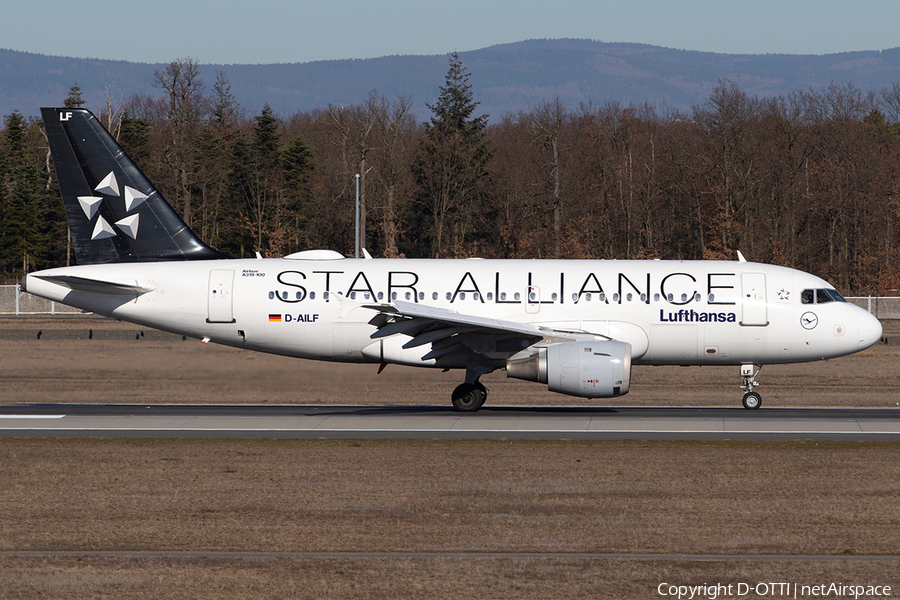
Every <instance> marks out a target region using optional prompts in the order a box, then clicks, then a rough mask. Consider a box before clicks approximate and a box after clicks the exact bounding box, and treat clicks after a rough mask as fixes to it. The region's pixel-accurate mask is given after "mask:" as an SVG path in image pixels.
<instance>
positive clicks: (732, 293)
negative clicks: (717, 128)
mask: <svg viewBox="0 0 900 600" xmlns="http://www.w3.org/2000/svg"><path fill="white" fill-rule="evenodd" d="M53 276H63V277H65V276H69V277H77V278H82V279H86V280H92V281H99V282H107V283H111V284H118V285H120V286H136V287H139V288H143V290H142V293H138V292H128V291H127V290H120V291H119V292H117V293H110V292H108V291H91V290H88V289H69V288H68V287H65V286H64V285H61V284H59V283H58V282H53V281H50V280H47V279H43V278H42V277H53ZM830 288H831V286H830V285H829V284H827V283H826V282H825V281H823V280H822V279H819V278H818V277H815V276H813V275H809V274H807V273H803V272H801V271H797V270H793V269H788V268H784V267H776V266H771V265H764V264H758V263H746V262H719V261H684V262H682V261H587V260H479V259H470V260H428V259H421V260H420V259H368V260H352V259H331V260H310V259H308V258H304V255H303V254H301V255H300V258H296V259H292V258H282V259H256V260H254V259H233V260H215V261H184V262H151V263H111V264H102V265H85V266H77V267H66V268H59V269H51V270H47V271H41V272H38V273H32V274H29V275H28V276H27V280H26V289H27V291H28V292H31V293H33V294H37V295H39V296H42V297H45V298H49V299H51V300H55V301H58V302H63V303H65V304H69V305H72V306H76V307H78V308H82V309H84V310H87V311H92V312H94V313H97V314H101V315H106V316H109V317H113V318H116V319H121V320H123V321H130V322H133V323H138V324H141V325H145V326H148V327H154V328H158V329H163V330H166V331H171V332H175V333H179V334H183V335H187V336H193V337H197V338H209V340H210V341H212V342H217V343H221V344H227V345H230V346H238V347H243V348H247V349H252V350H258V351H262V352H271V353H276V354H283V355H287V356H295V357H301V358H310V359H317V360H333V361H344V362H388V363H403V364H411V365H417V366H439V367H447V366H450V367H465V365H464V364H462V365H456V364H447V363H446V362H444V363H441V362H436V361H434V360H425V361H423V360H422V357H423V356H424V355H425V354H427V352H428V351H429V348H428V345H425V346H420V347H416V348H409V349H404V348H403V347H402V346H403V341H404V339H406V340H408V339H409V338H408V337H405V336H403V334H397V335H395V336H393V338H395V339H394V340H393V341H392V340H391V338H388V339H386V340H377V341H376V340H374V339H373V338H372V335H373V333H375V332H376V327H375V326H374V325H370V324H369V321H370V320H371V319H372V318H373V316H375V315H376V312H375V311H373V310H372V309H370V308H365V306H364V305H375V304H384V303H388V302H390V301H391V300H401V301H408V302H417V303H419V304H424V305H430V306H436V307H440V308H443V309H449V310H452V311H456V312H458V313H461V314H468V315H477V316H479V317H486V318H493V319H498V320H503V321H513V322H519V323H527V324H534V325H539V326H546V327H551V328H553V329H557V330H573V331H583V332H587V333H592V334H596V335H601V336H608V337H611V338H614V339H617V340H621V341H625V342H628V343H630V344H631V348H632V359H633V362H634V363H636V364H675V365H736V364H748V363H754V364H757V365H762V364H776V363H792V362H805V361H814V360H820V359H827V358H833V357H837V356H843V355H846V354H852V353H854V352H857V351H859V350H861V349H864V348H867V347H868V346H871V345H872V344H874V343H875V342H876V341H877V340H878V339H879V337H880V335H881V326H880V324H879V323H878V321H877V320H876V319H875V318H874V317H873V316H872V315H870V314H869V313H868V312H866V311H864V310H862V309H860V308H858V307H856V306H853V305H851V304H848V303H846V302H828V303H820V304H815V303H804V302H803V301H802V299H801V293H802V292H803V291H804V290H817V289H830ZM493 350H496V349H493ZM484 352H485V354H487V355H492V354H494V355H493V356H492V358H495V359H497V360H500V359H502V358H505V357H504V356H499V354H502V352H501V353H499V354H498V353H496V352H494V353H492V349H491V348H486V349H485V350H484ZM507 356H508V352H507Z"/></svg>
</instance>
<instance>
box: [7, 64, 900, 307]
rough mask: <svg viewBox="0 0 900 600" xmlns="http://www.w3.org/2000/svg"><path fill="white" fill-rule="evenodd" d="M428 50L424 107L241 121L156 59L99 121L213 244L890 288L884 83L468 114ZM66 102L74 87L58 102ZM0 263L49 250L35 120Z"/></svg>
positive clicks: (231, 101) (45, 170)
mask: <svg viewBox="0 0 900 600" xmlns="http://www.w3.org/2000/svg"><path fill="white" fill-rule="evenodd" d="M468 78H469V74H468V71H467V70H466V68H465V66H464V65H463V64H462V62H461V61H460V59H459V57H458V56H457V55H453V56H451V58H450V61H449V69H448V72H447V75H446V79H445V82H444V85H442V86H440V88H439V89H438V93H437V100H436V101H435V103H434V104H427V108H428V109H429V111H430V118H429V119H428V120H427V121H426V122H417V120H416V118H415V117H414V115H413V114H412V113H411V108H412V100H411V98H410V97H398V98H387V97H386V96H384V95H382V94H379V93H378V92H377V91H374V90H373V91H372V92H371V93H370V94H369V97H368V98H367V99H366V100H365V101H364V102H362V103H360V104H357V105H347V106H328V107H324V108H321V109H318V110H314V111H309V112H298V113H295V114H292V115H276V114H274V113H273V111H272V110H271V109H270V108H269V107H268V105H266V106H264V107H263V108H262V110H261V111H260V112H259V113H258V114H252V113H251V112H249V111H248V110H247V109H246V108H245V107H242V106H240V105H239V104H238V103H237V102H236V100H235V98H234V96H233V95H232V94H231V90H230V85H229V82H228V80H227V78H226V77H225V75H224V74H223V73H221V72H220V73H217V74H216V78H215V81H214V83H213V84H212V85H211V86H210V87H209V89H208V90H207V87H206V84H205V82H204V80H203V78H202V76H201V73H200V68H199V64H198V63H197V62H196V61H194V60H193V59H179V60H176V61H173V62H172V63H170V64H169V65H168V66H167V67H166V68H165V69H163V70H162V71H158V72H157V73H156V78H155V86H156V87H157V88H158V89H159V90H160V94H159V96H158V97H151V96H144V95H136V96H132V97H131V98H128V99H127V100H124V101H121V102H119V103H118V104H115V103H114V102H112V101H108V102H107V106H106V108H105V110H102V111H101V114H100V115H99V118H100V119H101V120H102V122H103V123H104V124H105V125H106V126H107V128H108V129H109V130H110V131H111V132H112V133H113V135H114V136H115V137H116V138H117V139H118V141H119V143H120V144H121V145H122V146H123V147H124V148H125V149H126V151H127V152H128V153H129V154H130V155H131V156H132V158H134V160H135V161H136V162H137V163H138V164H139V165H140V167H141V168H142V169H143V170H144V172H145V173H146V174H147V175H148V177H149V178H150V179H151V180H152V181H153V182H154V183H155V184H156V185H157V187H158V188H159V190H160V191H161V192H162V194H163V195H164V196H165V197H166V199H167V200H168V201H169V202H170V203H171V204H172V205H173V206H174V207H175V208H176V210H178V211H179V212H180V213H181V214H182V216H183V218H184V220H185V222H186V223H187V224H188V225H189V226H190V227H191V228H192V229H193V230H194V231H195V232H196V233H197V234H198V235H199V236H200V237H201V238H202V239H203V240H204V241H205V242H207V243H209V244H210V245H211V246H213V247H215V248H217V249H219V250H221V251H223V252H226V253H229V254H231V255H234V256H244V257H247V256H253V255H254V253H255V252H260V253H261V254H262V255H263V256H283V255H287V254H290V253H293V252H297V251H302V250H306V249H313V248H331V249H335V250H338V251H340V252H343V253H345V254H347V255H351V256H352V254H353V250H354V202H355V195H356V175H357V174H358V175H359V184H360V204H361V238H362V240H363V243H362V246H363V247H365V248H366V249H367V250H368V251H369V252H370V253H371V254H372V255H373V256H383V257H402V256H407V257H460V258H461V257H476V256H477V257H484V258H593V259H617V258H643V259H652V258H661V259H683V260H688V259H725V260H734V259H735V258H736V253H737V251H740V252H742V253H743V254H744V256H746V257H747V258H748V259H749V260H753V261H758V262H767V263H774V264H780V265H785V266H789V267H794V268H798V269H802V270H805V271H809V272H812V273H814V274H816V275H819V276H821V277H823V278H825V279H827V280H829V281H831V282H832V283H834V284H835V285H836V286H837V287H838V288H839V289H840V290H841V291H842V292H844V293H846V294H851V295H858V294H859V295H862V294H882V295H890V294H893V295H896V290H897V289H898V288H900V269H898V266H900V245H898V241H900V240H898V236H900V231H898V229H900V227H898V226H897V225H896V224H897V223H898V221H900V194H898V192H900V190H898V184H900V172H898V167H900V160H898V152H900V125H898V123H900V83H898V84H894V85H893V86H892V87H890V88H885V89H883V90H880V91H875V92H869V93H864V92H862V91H861V90H859V89H857V88H855V87H854V86H853V85H852V84H849V83H848V84H837V83H835V84H832V85H831V86H830V87H829V88H828V89H826V90H823V91H813V90H810V91H803V90H798V91H796V92H793V93H791V94H788V95H787V96H782V97H774V98H756V97H749V96H748V95H747V94H745V93H744V92H742V91H741V90H740V88H739V87H738V86H737V85H736V84H735V83H733V82H730V81H727V80H723V81H721V82H719V84H718V85H717V86H716V87H715V88H714V89H713V90H712V92H711V93H710V95H709V97H708V98H707V99H706V100H705V101H704V102H702V103H701V104H698V105H696V106H694V107H693V108H692V110H691V111H689V112H684V111H678V110H674V109H672V108H671V107H667V106H666V105H665V104H662V105H660V106H654V105H650V104H643V105H637V106H635V105H627V106H623V105H620V104H617V103H608V104H604V105H601V106H594V105H592V104H582V105H580V106H577V107H569V106H565V105H564V104H562V103H561V102H560V101H559V99H555V100H553V101H548V102H544V103H541V104H540V105H538V106H535V107H533V108H531V109H530V110H528V111H522V112H519V113H517V114H507V115H503V116H501V117H500V118H497V119H495V121H494V122H493V123H489V122H488V120H487V116H486V115H478V114H477V107H478V102H477V100H476V99H475V98H474V96H473V92H472V87H471V85H470V84H469V82H468ZM81 104H83V101H82V100H81V96H80V90H79V89H78V87H77V84H76V85H74V86H73V87H72V89H71V90H70V91H69V95H68V97H67V98H66V99H65V105H66V106H70V107H77V106H80V105H81ZM0 181H2V186H0V271H2V273H4V274H5V277H6V278H7V279H12V278H15V277H17V276H21V275H22V273H24V272H25V271H29V270H33V269H36V268H47V267H53V266H60V265H65V264H68V262H69V261H70V258H69V256H70V251H69V249H68V247H67V243H66V242H67V238H66V224H65V218H64V214H63V210H62V206H61V202H60V199H59V192H58V189H57V187H56V182H55V174H54V173H53V170H52V165H51V162H50V157H49V153H48V150H47V143H46V139H45V138H44V136H43V130H42V124H41V122H40V120H29V119H25V118H23V117H22V116H21V114H19V113H18V112H14V113H13V114H12V115H8V116H7V117H6V118H5V121H4V129H3V130H2V132H0Z"/></svg>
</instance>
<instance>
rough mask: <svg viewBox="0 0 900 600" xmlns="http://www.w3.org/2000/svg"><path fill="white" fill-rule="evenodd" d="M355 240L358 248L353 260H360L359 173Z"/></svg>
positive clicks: (357, 175)
mask: <svg viewBox="0 0 900 600" xmlns="http://www.w3.org/2000/svg"><path fill="white" fill-rule="evenodd" d="M353 239H354V245H355V247H356V251H355V252H354V255H353V258H359V173H357V174H356V237H355V238H353Z"/></svg>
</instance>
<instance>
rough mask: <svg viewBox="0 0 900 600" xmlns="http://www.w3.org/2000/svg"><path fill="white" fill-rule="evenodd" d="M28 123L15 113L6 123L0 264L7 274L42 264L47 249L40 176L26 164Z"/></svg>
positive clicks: (33, 166)
mask: <svg viewBox="0 0 900 600" xmlns="http://www.w3.org/2000/svg"><path fill="white" fill-rule="evenodd" d="M26 130H27V124H26V122H25V119H24V118H23V117H22V114H21V113H19V112H18V111H14V112H13V113H12V114H11V115H9V117H7V120H6V133H5V136H4V138H5V146H6V154H7V157H8V161H7V167H6V170H7V173H6V177H5V178H4V179H5V182H4V183H5V184H6V185H5V186H4V187H5V188H6V190H7V193H6V199H5V200H6V201H5V202H4V205H3V213H2V221H0V223H2V227H0V263H2V269H3V271H5V272H7V273H16V274H24V273H25V272H27V271H29V270H31V269H32V268H34V267H35V266H39V265H41V264H43V261H44V257H45V254H46V250H47V234H46V231H45V228H46V226H47V223H46V220H45V217H46V213H47V202H46V194H45V193H44V186H43V182H42V181H41V173H40V170H39V169H38V167H37V166H35V165H34V164H33V163H32V162H31V161H29V156H28V152H27V149H26V145H25V137H26Z"/></svg>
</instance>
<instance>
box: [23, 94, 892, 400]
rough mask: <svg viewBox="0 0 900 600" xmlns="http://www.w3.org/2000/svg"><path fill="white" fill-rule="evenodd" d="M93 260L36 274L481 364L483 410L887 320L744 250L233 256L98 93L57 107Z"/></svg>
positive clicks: (315, 343)
mask: <svg viewBox="0 0 900 600" xmlns="http://www.w3.org/2000/svg"><path fill="white" fill-rule="evenodd" d="M42 115H43V120H44V126H45V128H46V132H47V138H48V140H49V142H50V149H51V152H52V155H53V162H54V165H55V168H56V173H57V176H58V179H59V185H60V191H61V194H62V198H63V202H64V205H65V210H66V216H67V218H68V222H69V228H70V230H71V234H72V241H73V246H74V251H75V256H76V259H77V262H78V265H77V266H74V267H64V268H56V269H48V270H44V271H38V272H35V273H29V274H28V275H27V276H26V277H25V278H24V287H25V289H26V290H27V291H28V292H30V293H32V294H37V295H38V296H42V297H44V298H49V299H51V300H55V301H57V302H63V303H65V304H69V305H72V306H75V307H78V308H82V309H84V310H87V311H92V312H94V313H96V314H99V315H106V316H109V317H112V318H115V319H121V320H123V321H130V322H132V323H137V324H140V325H144V326H148V327H154V328H158V329H162V330H165V331H171V332H174V333H179V334H182V335H186V336H193V337H197V338H201V339H203V340H204V341H211V342H216V343H220V344H226V345H229V346H236V347H239V348H246V349H250V350H258V351H260V352H271V353H275V354H282V355H286V356H294V357H299V358H307V359H316V360H328V361H340V362H358V363H378V364H381V365H385V364H403V365H413V366H418V367H433V368H439V369H464V370H465V380H464V382H463V383H461V384H460V385H459V386H458V387H456V389H455V390H454V391H453V393H452V402H453V405H454V407H456V408H457V409H458V410H463V411H473V410H478V409H479V408H480V407H481V405H482V404H483V403H484V400H485V398H486V396H487V390H486V389H485V387H484V385H483V384H482V383H481V382H480V380H479V378H480V377H481V376H482V375H484V374H486V373H490V372H491V371H494V370H496V369H505V370H506V372H507V375H508V376H509V377H516V378H519V379H525V380H529V381H535V382H539V383H542V384H545V385H547V387H548V389H549V390H550V391H553V392H558V393H561V394H569V395H572V396H580V397H584V398H610V397H615V396H621V395H623V394H626V393H628V390H629V387H630V385H631V368H632V365H634V364H646V365H733V366H737V367H739V368H740V377H741V388H742V389H743V391H744V394H743V405H744V406H745V407H746V408H758V407H759V406H760V404H761V397H760V395H759V393H758V392H757V391H756V390H755V388H756V386H757V385H758V382H757V381H756V376H757V374H758V372H759V369H760V368H761V367H762V365H767V364H779V363H795V362H806V361H815V360H822V359H829V358H835V357H839V356H843V355H847V354H852V353H854V352H857V351H859V350H863V349H865V348H868V347H869V346H871V345H872V344H874V343H875V342H876V341H878V339H879V338H880V336H881V332H882V329H881V325H880V323H879V322H878V320H877V319H875V318H874V317H873V316H872V315H871V314H869V313H868V312H867V311H865V310H863V309H861V308H859V307H857V306H854V305H852V304H850V303H847V302H846V301H844V299H843V298H842V297H841V295H840V294H839V293H838V292H837V291H836V290H835V289H834V287H833V286H831V285H829V284H828V283H827V282H826V281H823V280H822V279H820V278H818V277H816V276H814V275H810V274H808V273H804V272H801V271H797V270H794V269H789V268H785V267H779V266H772V265H765V264H758V263H751V262H746V261H743V260H738V261H734V262H729V261H664V260H654V261H646V260H480V259H463V260H443V259H440V260H439V259H371V258H368V257H367V258H365V259H347V258H344V257H343V256H342V255H340V254H338V253H336V252H332V251H328V250H312V251H305V252H299V253H296V254H292V255H290V256H285V257H284V258H277V259H262V258H259V257H258V255H257V258H256V259H239V258H232V257H229V256H226V255H223V254H221V253H220V252H218V251H216V250H214V249H212V248H210V247H209V246H207V245H206V244H204V243H203V242H202V241H201V240H200V239H199V238H198V237H197V236H196V235H195V234H194V233H193V232H192V231H191V230H190V229H189V228H188V227H187V226H186V225H185V223H184V222H183V221H182V219H181V218H180V217H179V216H178V214H177V213H176V212H175V211H174V209H173V208H172V207H171V206H170V205H169V204H168V203H167V202H166V201H165V200H164V199H163V197H162V196H161V195H160V193H159V192H158V191H157V190H156V188H155V187H154V186H153V185H152V184H151V183H150V181H149V180H148V179H147V178H146V177H145V176H144V174H143V173H142V172H141V171H140V169H139V168H138V167H137V166H136V165H135V164H134V162H133V161H132V160H131V159H130V158H129V157H128V156H127V154H126V153H125V152H124V151H123V150H122V149H121V148H120V147H119V145H118V144H117V143H116V141H115V140H114V139H113V137H112V136H110V135H109V133H108V132H107V131H106V129H104V128H103V126H102V125H101V124H100V122H99V121H98V120H97V119H96V118H95V117H94V116H93V115H92V114H91V113H90V112H89V111H87V110H82V109H69V108H45V109H42Z"/></svg>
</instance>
